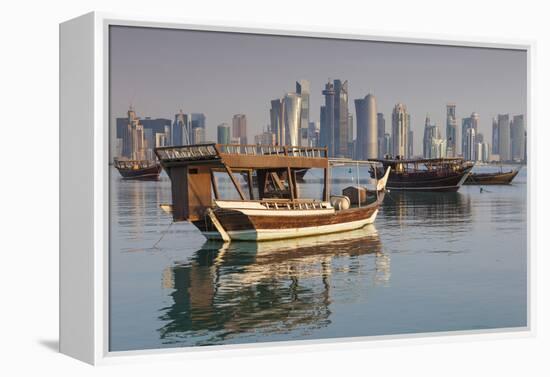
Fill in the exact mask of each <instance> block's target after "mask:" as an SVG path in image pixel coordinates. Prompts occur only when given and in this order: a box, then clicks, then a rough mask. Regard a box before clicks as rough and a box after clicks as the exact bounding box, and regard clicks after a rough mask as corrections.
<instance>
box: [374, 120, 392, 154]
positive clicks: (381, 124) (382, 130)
mask: <svg viewBox="0 0 550 377" xmlns="http://www.w3.org/2000/svg"><path fill="white" fill-rule="evenodd" d="M376 123H377V125H378V158H384V155H386V154H387V153H389V151H387V150H386V142H385V134H386V119H384V114H382V113H378V114H377V115H376Z"/></svg>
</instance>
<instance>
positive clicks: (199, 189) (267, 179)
mask: <svg viewBox="0 0 550 377" xmlns="http://www.w3.org/2000/svg"><path fill="white" fill-rule="evenodd" d="M155 153H156V155H157V157H158V159H159V160H160V161H161V163H162V165H163V167H164V169H165V170H166V172H167V174H168V175H169V177H170V180H171V181H172V211H173V212H172V213H173V218H174V220H175V221H182V220H189V221H194V220H197V219H200V218H202V216H203V215H204V208H206V207H210V206H211V203H212V198H214V199H216V200H221V199H223V198H222V195H221V193H220V191H219V189H218V186H219V184H218V180H217V179H216V177H217V176H218V175H219V173H223V174H224V175H226V176H227V177H229V179H230V180H231V182H232V185H233V187H234V188H235V189H236V191H237V194H238V199H240V201H262V202H265V203H263V204H264V205H265V204H267V205H268V206H269V204H272V205H274V206H277V205H280V204H281V203H286V204H285V205H292V206H296V205H297V206H300V205H301V204H302V203H300V198H299V193H298V185H297V183H296V181H297V179H296V172H297V171H303V170H304V169H312V168H320V169H323V171H324V179H323V182H324V183H323V199H324V201H325V202H328V201H329V192H330V189H329V188H328V179H327V178H328V174H329V171H328V169H329V160H328V158H327V149H326V148H315V147H287V146H275V145H237V144H199V145H187V146H174V147H160V148H157V149H156V150H155ZM243 179H244V182H245V184H243V182H242V181H243ZM255 186H257V190H254V189H253V187H255ZM270 202H271V203H270ZM287 202H288V203H287ZM309 203H310V204H311V205H319V206H320V205H321V204H320V203H316V202H312V201H309ZM303 204H304V205H305V204H306V203H303Z"/></svg>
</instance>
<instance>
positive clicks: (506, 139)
mask: <svg viewBox="0 0 550 377" xmlns="http://www.w3.org/2000/svg"><path fill="white" fill-rule="evenodd" d="M498 154H499V156H500V161H510V160H511V159H512V156H511V148H510V116H509V115H508V114H498Z"/></svg>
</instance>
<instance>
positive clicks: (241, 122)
mask: <svg viewBox="0 0 550 377" xmlns="http://www.w3.org/2000/svg"><path fill="white" fill-rule="evenodd" d="M232 130H233V132H232V136H233V138H239V142H240V143H241V144H248V140H247V137H246V115H245V114H235V115H233V127H232Z"/></svg>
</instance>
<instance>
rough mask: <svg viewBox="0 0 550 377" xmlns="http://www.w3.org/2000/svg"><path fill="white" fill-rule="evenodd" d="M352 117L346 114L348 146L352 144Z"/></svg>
mask: <svg viewBox="0 0 550 377" xmlns="http://www.w3.org/2000/svg"><path fill="white" fill-rule="evenodd" d="M353 126H354V123H353V115H352V114H351V113H350V114H348V144H350V143H353Z"/></svg>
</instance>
